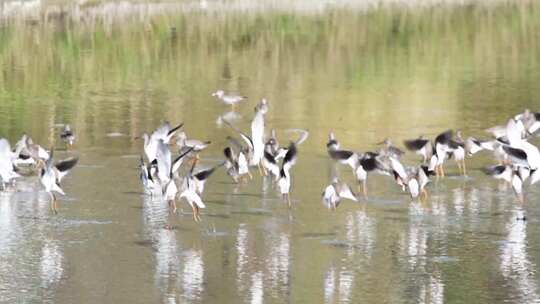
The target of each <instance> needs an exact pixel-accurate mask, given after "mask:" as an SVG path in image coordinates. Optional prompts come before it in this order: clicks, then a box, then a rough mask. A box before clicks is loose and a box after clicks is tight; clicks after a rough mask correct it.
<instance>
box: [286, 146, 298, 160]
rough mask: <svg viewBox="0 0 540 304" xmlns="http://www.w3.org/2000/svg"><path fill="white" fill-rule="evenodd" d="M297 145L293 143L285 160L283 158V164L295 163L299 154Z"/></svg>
mask: <svg viewBox="0 0 540 304" xmlns="http://www.w3.org/2000/svg"><path fill="white" fill-rule="evenodd" d="M297 152H298V151H297V149H296V145H295V144H294V143H291V144H290V145H289V148H288V149H287V153H286V154H285V158H283V163H284V164H285V163H293V162H294V161H295V159H296V154H297Z"/></svg>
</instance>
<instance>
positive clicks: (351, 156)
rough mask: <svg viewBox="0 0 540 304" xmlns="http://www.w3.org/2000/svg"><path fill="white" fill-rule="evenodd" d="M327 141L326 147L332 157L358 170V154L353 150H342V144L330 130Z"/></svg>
mask: <svg viewBox="0 0 540 304" xmlns="http://www.w3.org/2000/svg"><path fill="white" fill-rule="evenodd" d="M328 137H329V139H328V142H327V143H326V149H327V151H328V155H329V156H330V158H331V159H333V160H335V161H337V162H338V163H340V164H343V165H348V166H349V167H351V169H353V170H356V168H357V167H358V155H357V154H356V153H355V152H353V151H348V150H340V149H339V148H340V144H339V142H338V141H337V140H336V138H335V136H334V133H332V132H330V135H329V136H328Z"/></svg>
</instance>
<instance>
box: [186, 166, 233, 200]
mask: <svg viewBox="0 0 540 304" xmlns="http://www.w3.org/2000/svg"><path fill="white" fill-rule="evenodd" d="M223 165H225V162H222V163H219V164H218V165H216V166H214V167H211V168H207V169H203V170H200V171H197V173H195V174H193V182H194V184H195V191H196V192H197V194H199V195H200V196H202V194H203V192H204V185H205V184H206V181H207V180H208V178H210V176H211V175H212V174H213V173H214V172H215V171H216V169H218V168H219V167H221V166H223Z"/></svg>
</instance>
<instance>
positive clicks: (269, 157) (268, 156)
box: [264, 150, 277, 164]
mask: <svg viewBox="0 0 540 304" xmlns="http://www.w3.org/2000/svg"><path fill="white" fill-rule="evenodd" d="M264 159H266V161H268V162H269V163H271V164H276V163H277V162H276V158H275V157H274V155H272V154H270V153H268V152H267V151H266V150H265V151H264Z"/></svg>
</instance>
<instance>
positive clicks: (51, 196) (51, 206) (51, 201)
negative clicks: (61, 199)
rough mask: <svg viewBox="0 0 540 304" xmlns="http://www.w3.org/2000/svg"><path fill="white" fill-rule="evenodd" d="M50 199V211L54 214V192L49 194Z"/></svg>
mask: <svg viewBox="0 0 540 304" xmlns="http://www.w3.org/2000/svg"><path fill="white" fill-rule="evenodd" d="M49 198H50V209H51V211H53V212H54V194H52V192H49Z"/></svg>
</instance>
